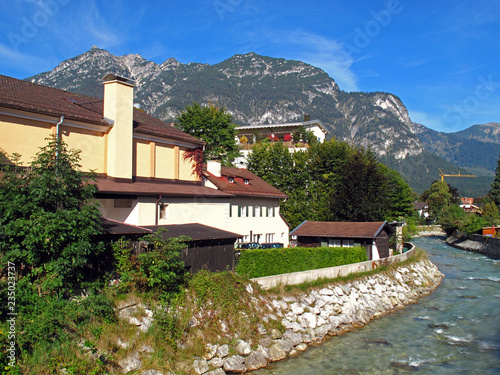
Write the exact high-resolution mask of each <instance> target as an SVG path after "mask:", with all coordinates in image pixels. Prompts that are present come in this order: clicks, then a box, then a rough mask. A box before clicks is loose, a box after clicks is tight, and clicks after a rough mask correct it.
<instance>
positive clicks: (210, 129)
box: [176, 102, 239, 165]
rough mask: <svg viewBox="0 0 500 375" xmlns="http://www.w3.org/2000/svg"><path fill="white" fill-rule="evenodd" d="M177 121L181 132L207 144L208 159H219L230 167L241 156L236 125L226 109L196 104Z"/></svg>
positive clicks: (188, 107) (206, 154)
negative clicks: (237, 142) (236, 135)
mask: <svg viewBox="0 0 500 375" xmlns="http://www.w3.org/2000/svg"><path fill="white" fill-rule="evenodd" d="M176 121H177V127H178V128H179V129H180V130H182V131H184V132H186V133H189V134H191V135H193V136H194V137H196V138H199V139H201V140H203V141H204V142H206V145H205V158H206V159H219V160H221V161H222V163H223V164H225V165H230V164H231V162H232V161H233V160H234V159H235V158H236V157H237V156H238V155H239V147H238V145H237V144H236V140H235V133H234V129H235V125H234V124H233V123H232V117H231V115H230V114H229V113H227V112H226V110H225V109H224V108H217V107H216V106H214V105H209V106H201V105H200V104H198V103H196V102H195V103H193V105H192V106H187V107H186V110H185V111H183V112H182V113H181V114H180V115H179V117H178V118H177V120H176Z"/></svg>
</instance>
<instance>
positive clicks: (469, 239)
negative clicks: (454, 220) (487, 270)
mask: <svg viewBox="0 0 500 375" xmlns="http://www.w3.org/2000/svg"><path fill="white" fill-rule="evenodd" d="M446 243H447V244H448V245H450V246H453V247H456V248H458V249H461V250H466V251H472V252H474V253H479V254H483V255H486V256H489V257H493V258H497V259H500V238H495V237H486V236H480V235H476V234H474V235H468V234H467V233H462V232H458V231H457V232H455V233H454V234H453V235H451V236H450V237H448V238H447V239H446Z"/></svg>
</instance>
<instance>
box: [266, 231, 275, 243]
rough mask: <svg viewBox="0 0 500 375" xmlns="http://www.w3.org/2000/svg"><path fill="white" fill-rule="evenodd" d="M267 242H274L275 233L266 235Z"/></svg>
mask: <svg viewBox="0 0 500 375" xmlns="http://www.w3.org/2000/svg"><path fill="white" fill-rule="evenodd" d="M266 242H274V233H267V234H266Z"/></svg>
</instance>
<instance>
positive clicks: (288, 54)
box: [0, 0, 500, 132]
mask: <svg viewBox="0 0 500 375" xmlns="http://www.w3.org/2000/svg"><path fill="white" fill-rule="evenodd" d="M93 45H95V46H97V47H99V48H102V49H105V50H108V51H109V52H110V53H112V54H114V55H119V56H121V55H127V54H140V55H141V56H142V57H144V58H145V59H147V60H151V61H154V62H156V63H158V64H161V63H162V62H164V61H165V60H167V59H168V58H171V57H174V58H175V59H177V60H178V61H180V62H181V63H190V62H196V63H207V64H216V63H219V62H221V61H224V60H226V59H228V58H230V57H231V56H234V55H236V54H245V53H248V52H255V53H257V54H260V55H264V56H271V57H276V58H285V59H293V60H300V61H303V62H306V63H309V64H311V65H314V66H316V67H318V68H321V69H323V70H324V71H325V72H327V73H328V74H329V75H330V77H332V78H333V79H334V80H335V81H336V82H337V84H338V86H339V87H340V89H341V90H344V91H364V92H373V91H384V92H389V93H391V94H394V95H396V96H398V97H399V98H400V99H401V100H402V101H403V104H404V105H405V106H406V107H407V109H408V111H409V114H410V118H411V119H412V121H414V122H418V123H421V124H423V125H425V126H427V127H429V128H431V129H434V130H437V131H442V132H455V131H459V130H462V129H465V128H467V127H469V126H472V125H475V124H484V123H488V122H500V63H499V62H500V0H459V1H457V0H439V1H435V0H432V1H431V0H386V1H378V0H371V1H370V0H352V1H348V0H308V1H300V0H286V1H285V0H272V1H271V0H206V1H203V0H193V1H190V0H162V1H161V0H141V1H128V0H106V1H104V0H100V1H99V0H71V1H70V0H0V74H3V75H7V76H11V77H15V78H20V79H22V78H27V77H30V76H32V75H35V74H38V73H41V72H45V71H49V70H52V69H53V68H55V67H56V66H57V65H58V64H59V63H60V62H62V61H64V60H66V59H69V58H72V57H75V56H77V55H80V54H82V53H84V52H86V51H88V50H89V49H90V48H91V47H92V46H93ZM311 115H312V116H313V117H314V114H311ZM320 120H322V119H320Z"/></svg>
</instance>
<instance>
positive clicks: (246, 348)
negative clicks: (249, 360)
mask: <svg viewBox="0 0 500 375" xmlns="http://www.w3.org/2000/svg"><path fill="white" fill-rule="evenodd" d="M234 350H236V353H238V354H239V355H249V354H250V353H251V352H252V348H250V344H249V343H248V342H246V341H243V340H238V341H236V346H235V347H234Z"/></svg>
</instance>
